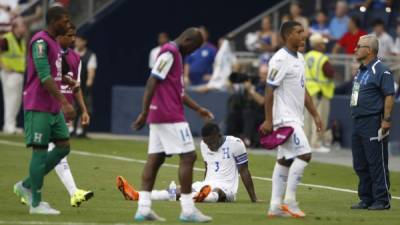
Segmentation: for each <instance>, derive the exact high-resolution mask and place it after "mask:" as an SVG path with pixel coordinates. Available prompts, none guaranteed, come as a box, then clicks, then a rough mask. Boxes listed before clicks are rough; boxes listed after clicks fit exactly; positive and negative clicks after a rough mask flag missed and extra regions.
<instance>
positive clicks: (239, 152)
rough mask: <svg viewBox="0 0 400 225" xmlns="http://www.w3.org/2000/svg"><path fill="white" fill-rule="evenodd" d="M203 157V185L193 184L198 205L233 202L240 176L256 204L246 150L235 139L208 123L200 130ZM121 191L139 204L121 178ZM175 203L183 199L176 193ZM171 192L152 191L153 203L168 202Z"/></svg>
mask: <svg viewBox="0 0 400 225" xmlns="http://www.w3.org/2000/svg"><path fill="white" fill-rule="evenodd" d="M201 135H202V138H203V141H202V142H201V155H202V157H203V159H204V162H205V168H206V171H205V179H204V181H199V182H195V183H193V184H192V190H193V192H192V195H193V199H194V201H195V202H233V201H235V199H236V193H237V190H238V187H239V174H240V176H241V178H242V181H243V184H244V186H245V187H246V190H247V192H248V194H249V197H250V200H251V201H252V202H256V201H257V197H256V193H255V192H254V185H253V180H252V178H251V175H250V171H249V169H248V159H247V153H246V147H245V146H244V144H243V142H242V141H241V140H240V139H239V138H236V137H233V136H223V135H222V134H221V132H220V129H219V127H218V125H217V124H215V123H207V124H205V125H204V126H203V128H202V130H201ZM117 186H118V189H119V190H120V191H121V192H122V194H123V195H124V197H125V199H127V200H132V201H137V200H138V199H139V192H138V191H137V190H135V188H134V187H133V186H132V185H130V184H129V183H128V181H127V180H126V179H124V178H123V177H122V176H118V177H117ZM176 194H177V195H176V200H178V199H179V197H180V190H179V189H178V190H177V193H176ZM169 197H170V193H169V192H168V190H153V191H152V192H151V199H152V200H169Z"/></svg>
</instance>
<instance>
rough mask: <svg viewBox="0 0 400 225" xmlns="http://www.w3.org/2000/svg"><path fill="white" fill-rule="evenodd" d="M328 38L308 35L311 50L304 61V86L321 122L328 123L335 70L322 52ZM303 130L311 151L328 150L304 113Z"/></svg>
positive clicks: (311, 121) (310, 119)
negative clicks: (305, 80)
mask: <svg viewBox="0 0 400 225" xmlns="http://www.w3.org/2000/svg"><path fill="white" fill-rule="evenodd" d="M327 43H328V39H327V38H324V37H323V36H322V35H321V34H319V33H315V34H313V35H311V37H310V45H311V48H312V50H311V51H309V52H307V54H306V55H305V61H306V79H307V82H306V88H307V91H308V93H309V94H310V96H311V98H312V99H313V102H314V104H315V106H316V108H317V111H318V113H319V115H320V116H321V120H322V123H323V124H328V117H329V110H330V100H331V99H332V97H333V94H334V91H335V83H334V81H333V77H334V75H335V70H334V69H333V66H332V65H331V64H330V62H329V58H328V56H327V55H325V54H324V52H325V50H326V44H327ZM304 130H305V132H306V136H307V138H308V140H309V142H310V145H311V148H312V151H313V152H329V151H330V149H329V148H327V147H325V146H323V145H322V135H320V134H318V133H317V129H316V128H315V125H314V123H313V119H312V116H311V115H310V114H309V113H306V114H305V123H304Z"/></svg>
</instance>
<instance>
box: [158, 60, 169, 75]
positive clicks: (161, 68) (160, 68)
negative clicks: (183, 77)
mask: <svg viewBox="0 0 400 225" xmlns="http://www.w3.org/2000/svg"><path fill="white" fill-rule="evenodd" d="M166 65H167V61H165V60H160V64H158V67H157V71H158V72H159V73H161V72H162V71H163V70H164V68H165V66H166Z"/></svg>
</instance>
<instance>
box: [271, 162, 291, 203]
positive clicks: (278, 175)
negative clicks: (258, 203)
mask: <svg viewBox="0 0 400 225" xmlns="http://www.w3.org/2000/svg"><path fill="white" fill-rule="evenodd" d="M288 174H289V167H286V166H282V165H280V164H279V163H278V162H276V163H275V167H274V172H273V174H272V192H271V205H280V204H281V203H282V197H283V194H284V192H285V185H286V181H287V179H288Z"/></svg>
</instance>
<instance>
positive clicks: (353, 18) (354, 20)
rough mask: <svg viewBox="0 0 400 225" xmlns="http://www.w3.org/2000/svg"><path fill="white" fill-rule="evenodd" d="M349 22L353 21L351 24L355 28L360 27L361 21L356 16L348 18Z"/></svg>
mask: <svg viewBox="0 0 400 225" xmlns="http://www.w3.org/2000/svg"><path fill="white" fill-rule="evenodd" d="M350 20H351V21H353V23H354V24H355V25H356V27H358V28H359V27H360V26H361V20H360V18H359V17H358V16H352V17H350Z"/></svg>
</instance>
